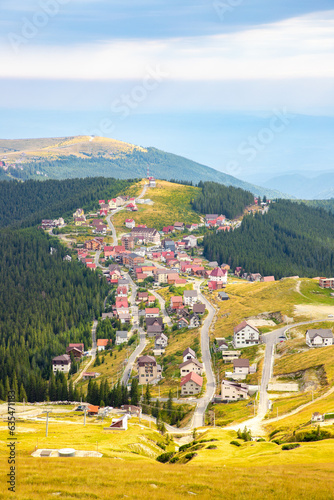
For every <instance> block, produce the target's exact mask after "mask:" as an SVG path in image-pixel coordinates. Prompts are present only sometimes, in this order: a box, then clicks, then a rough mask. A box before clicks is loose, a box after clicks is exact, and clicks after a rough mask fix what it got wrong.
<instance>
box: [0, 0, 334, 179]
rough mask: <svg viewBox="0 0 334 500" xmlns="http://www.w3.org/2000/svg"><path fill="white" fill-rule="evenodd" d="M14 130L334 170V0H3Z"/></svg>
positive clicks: (222, 165) (0, 81) (5, 131)
mask: <svg viewBox="0 0 334 500" xmlns="http://www.w3.org/2000/svg"><path fill="white" fill-rule="evenodd" d="M0 13H1V16H0V137H1V138H9V139H10V138H28V137H49V136H69V135H79V134H94V135H102V136H106V137H113V138H116V139H120V140H124V141H127V142H132V143H134V144H138V145H142V146H154V147H158V148H160V149H163V150H165V151H169V152H172V153H175V154H180V155H182V156H186V157H188V158H191V159H193V160H195V161H198V162H200V163H203V164H206V165H209V166H211V167H213V168H216V169H217V170H221V171H224V172H226V173H229V174H231V175H235V176H236V177H239V178H243V179H245V180H255V179H256V181H258V179H259V180H261V178H262V179H264V178H270V177H271V176H275V175H278V174H281V173H282V172H292V171H301V172H316V171H319V172H320V171H324V170H334V161H333V158H334V155H333V153H334V144H333V141H332V140H331V138H332V135H333V134H332V132H333V124H334V92H333V90H334V58H333V54H334V1H333V0H317V1H316V2H315V1H314V0H312V1H311V0H192V1H189V0H188V1H187V0H178V1H176V0H168V1H165V0H131V1H129V0H119V1H118V0H107V1H106V0H36V1H35V0H2V2H1V5H0Z"/></svg>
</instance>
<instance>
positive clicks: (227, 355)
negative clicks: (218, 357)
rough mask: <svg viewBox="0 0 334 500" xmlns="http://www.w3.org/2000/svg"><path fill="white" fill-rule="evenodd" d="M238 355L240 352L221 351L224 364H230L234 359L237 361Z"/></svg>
mask: <svg viewBox="0 0 334 500" xmlns="http://www.w3.org/2000/svg"><path fill="white" fill-rule="evenodd" d="M240 355H241V351H228V350H225V349H224V350H222V359H223V361H224V363H231V361H233V360H234V359H238V358H239V356H240Z"/></svg>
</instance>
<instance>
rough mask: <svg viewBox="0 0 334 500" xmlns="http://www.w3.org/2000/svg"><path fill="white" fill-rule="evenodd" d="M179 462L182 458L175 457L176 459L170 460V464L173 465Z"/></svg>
mask: <svg viewBox="0 0 334 500" xmlns="http://www.w3.org/2000/svg"><path fill="white" fill-rule="evenodd" d="M179 460H180V457H176V456H175V457H173V458H171V459H170V463H171V464H175V463H176V462H178V461H179Z"/></svg>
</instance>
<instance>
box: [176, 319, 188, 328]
mask: <svg viewBox="0 0 334 500" xmlns="http://www.w3.org/2000/svg"><path fill="white" fill-rule="evenodd" d="M177 327H178V328H179V329H180V328H189V321H188V320H186V318H180V319H179V320H178V321H177Z"/></svg>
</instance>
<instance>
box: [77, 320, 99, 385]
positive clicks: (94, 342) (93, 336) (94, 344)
mask: <svg viewBox="0 0 334 500" xmlns="http://www.w3.org/2000/svg"><path fill="white" fill-rule="evenodd" d="M96 327H97V321H96V319H94V321H93V325H92V348H91V351H90V352H91V358H90V360H89V361H88V363H86V364H85V366H84V367H83V368H82V370H81V371H80V373H79V375H78V377H77V378H76V379H75V380H74V381H73V386H75V385H76V384H77V383H78V382H80V380H81V379H82V376H83V374H84V373H85V372H86V371H87V369H88V368H89V366H90V365H91V364H92V363H93V362H94V360H95V357H96Z"/></svg>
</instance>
